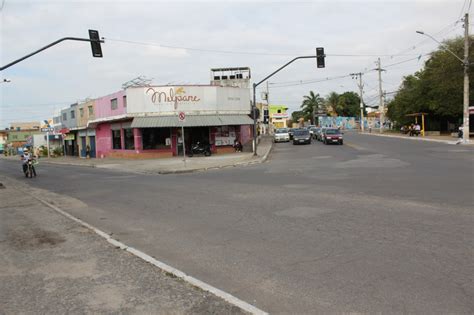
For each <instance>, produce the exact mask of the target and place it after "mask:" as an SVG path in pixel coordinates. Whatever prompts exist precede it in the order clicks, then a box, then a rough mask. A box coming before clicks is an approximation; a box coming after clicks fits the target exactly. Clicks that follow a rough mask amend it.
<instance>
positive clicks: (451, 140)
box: [360, 130, 474, 145]
mask: <svg viewBox="0 0 474 315" xmlns="http://www.w3.org/2000/svg"><path fill="white" fill-rule="evenodd" d="M360 134H363V135H370V136H378V137H389V138H398V139H408V140H414V141H430V142H439V143H446V144H459V140H460V139H459V138H454V137H452V136H425V137H422V136H412V137H410V136H409V135H404V134H401V133H393V132H385V133H380V132H379V131H378V130H372V132H360ZM467 145H474V140H472V139H471V141H470V143H469V144H467Z"/></svg>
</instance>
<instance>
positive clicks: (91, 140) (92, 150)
mask: <svg viewBox="0 0 474 315" xmlns="http://www.w3.org/2000/svg"><path fill="white" fill-rule="evenodd" d="M89 143H90V149H91V151H90V153H89V154H90V157H91V158H95V137H94V136H89Z"/></svg>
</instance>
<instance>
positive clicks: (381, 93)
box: [375, 58, 385, 133]
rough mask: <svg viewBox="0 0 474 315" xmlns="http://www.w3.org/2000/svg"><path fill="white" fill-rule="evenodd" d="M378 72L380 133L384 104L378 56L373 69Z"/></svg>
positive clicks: (383, 117) (383, 119)
mask: <svg viewBox="0 0 474 315" xmlns="http://www.w3.org/2000/svg"><path fill="white" fill-rule="evenodd" d="M375 70H377V71H378V72H379V102H380V103H379V111H380V133H382V132H383V127H384V123H385V106H384V101H383V91H382V71H385V70H383V69H382V67H381V65H380V58H378V60H377V68H376V69H375Z"/></svg>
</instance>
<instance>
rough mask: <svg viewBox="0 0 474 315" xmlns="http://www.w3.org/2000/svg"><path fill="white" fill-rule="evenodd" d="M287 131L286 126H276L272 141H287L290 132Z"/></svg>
mask: <svg viewBox="0 0 474 315" xmlns="http://www.w3.org/2000/svg"><path fill="white" fill-rule="evenodd" d="M288 131H289V130H288V128H278V129H277V130H275V135H274V136H273V142H289V141H290V134H289V132H288Z"/></svg>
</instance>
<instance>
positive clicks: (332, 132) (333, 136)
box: [322, 128, 343, 145]
mask: <svg viewBox="0 0 474 315" xmlns="http://www.w3.org/2000/svg"><path fill="white" fill-rule="evenodd" d="M322 138H323V143H324V144H330V143H337V144H340V145H342V144H343V139H342V133H341V131H340V130H339V129H337V128H327V129H325V130H324V131H323V135H322Z"/></svg>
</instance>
